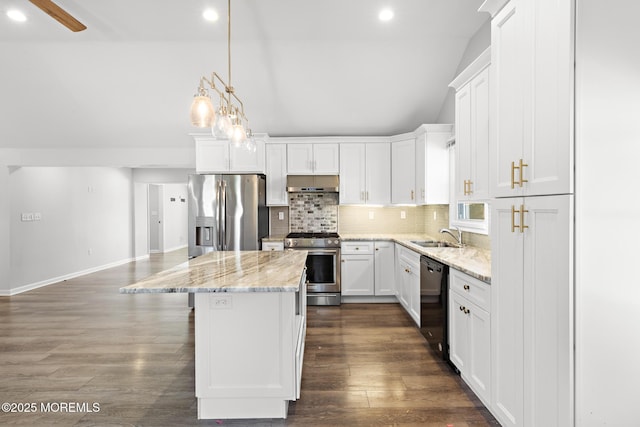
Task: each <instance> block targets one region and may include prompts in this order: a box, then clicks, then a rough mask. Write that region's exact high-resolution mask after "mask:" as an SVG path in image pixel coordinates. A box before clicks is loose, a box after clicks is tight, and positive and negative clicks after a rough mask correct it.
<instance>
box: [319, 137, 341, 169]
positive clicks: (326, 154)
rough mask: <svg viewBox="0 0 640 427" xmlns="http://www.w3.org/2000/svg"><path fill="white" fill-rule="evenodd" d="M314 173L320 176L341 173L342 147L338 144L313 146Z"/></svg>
mask: <svg viewBox="0 0 640 427" xmlns="http://www.w3.org/2000/svg"><path fill="white" fill-rule="evenodd" d="M313 172H314V173H315V174H318V175H337V174H338V173H340V146H339V145H338V144H313Z"/></svg>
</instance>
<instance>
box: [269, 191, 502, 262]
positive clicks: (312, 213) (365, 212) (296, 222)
mask: <svg viewBox="0 0 640 427" xmlns="http://www.w3.org/2000/svg"><path fill="white" fill-rule="evenodd" d="M298 196H302V197H298ZM289 197H290V200H289V202H290V205H291V206H290V207H287V206H282V207H271V208H269V211H270V213H271V215H270V216H271V230H270V234H271V235H275V236H284V235H286V234H288V233H289V231H313V232H319V231H329V232H335V231H337V232H338V233H343V234H367V233H374V234H375V233H398V234H402V233H426V234H428V235H430V236H431V237H433V238H435V239H443V240H453V239H452V238H451V237H450V236H449V235H447V234H440V229H442V228H448V227H449V205H428V206H401V207H394V206H388V207H369V206H338V199H337V196H336V195H334V194H328V197H327V194H326V193H325V194H322V197H320V194H310V193H307V194H302V193H296V194H293V193H292V194H290V195H289ZM402 212H404V218H402ZM279 213H282V214H283V219H282V220H280V219H279V216H278V214H279ZM434 214H435V215H434ZM434 216H435V219H434ZM462 238H463V241H464V242H465V243H467V244H468V245H470V246H476V247H480V248H485V249H490V246H491V245H490V239H489V236H486V235H482V234H475V233H463V236H462Z"/></svg>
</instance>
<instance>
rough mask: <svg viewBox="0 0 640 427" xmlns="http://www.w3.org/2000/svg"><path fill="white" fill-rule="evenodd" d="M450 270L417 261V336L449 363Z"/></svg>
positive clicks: (427, 260) (435, 263)
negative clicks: (418, 325) (418, 284)
mask: <svg viewBox="0 0 640 427" xmlns="http://www.w3.org/2000/svg"><path fill="white" fill-rule="evenodd" d="M448 291H449V266H447V265H445V264H442V263H440V262H438V261H435V260H433V259H431V258H429V257H426V256H424V255H423V256H421V257H420V332H421V333H422V335H424V337H425V338H426V339H427V342H428V343H429V346H430V347H431V348H432V349H433V350H434V351H435V352H436V354H437V355H438V356H439V357H441V358H442V359H443V360H444V361H447V362H448V361H449V328H448V323H449V321H448V320H449V310H448V305H449V302H448V293H449V292H448Z"/></svg>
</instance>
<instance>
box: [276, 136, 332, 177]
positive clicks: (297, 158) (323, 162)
mask: <svg viewBox="0 0 640 427" xmlns="http://www.w3.org/2000/svg"><path fill="white" fill-rule="evenodd" d="M339 169H340V148H339V144H335V143H326V144H325V143H318V144H313V143H295V142H294V143H289V144H287V173H288V174H289V175H337V174H338V173H339V172H340V170H339Z"/></svg>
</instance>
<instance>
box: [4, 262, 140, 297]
mask: <svg viewBox="0 0 640 427" xmlns="http://www.w3.org/2000/svg"><path fill="white" fill-rule="evenodd" d="M145 257H146V258H148V257H149V255H144V256H143V257H140V258H145ZM136 260H138V258H127V259H123V260H120V261H115V262H111V263H109V264H103V265H100V266H97V267H91V268H87V269H86V270H81V271H76V272H74V273H69V274H65V275H62V276H58V277H52V278H50V279H46V280H42V281H40V282H35V283H29V284H28V285H23V286H20V287H18V288H13V289H9V290H8V291H6V290H5V291H0V296H3V297H10V296H13V295H18V294H21V293H23V292H27V291H31V290H33V289H38V288H42V287H43V286H47V285H52V284H54V283H59V282H62V281H64V280H69V279H74V278H76V277H80V276H84V275H87V274H91V273H96V272H98V271H102V270H106V269H108V268H112V267H117V266H119V265H122V264H127V263H129V262H131V261H136Z"/></svg>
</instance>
